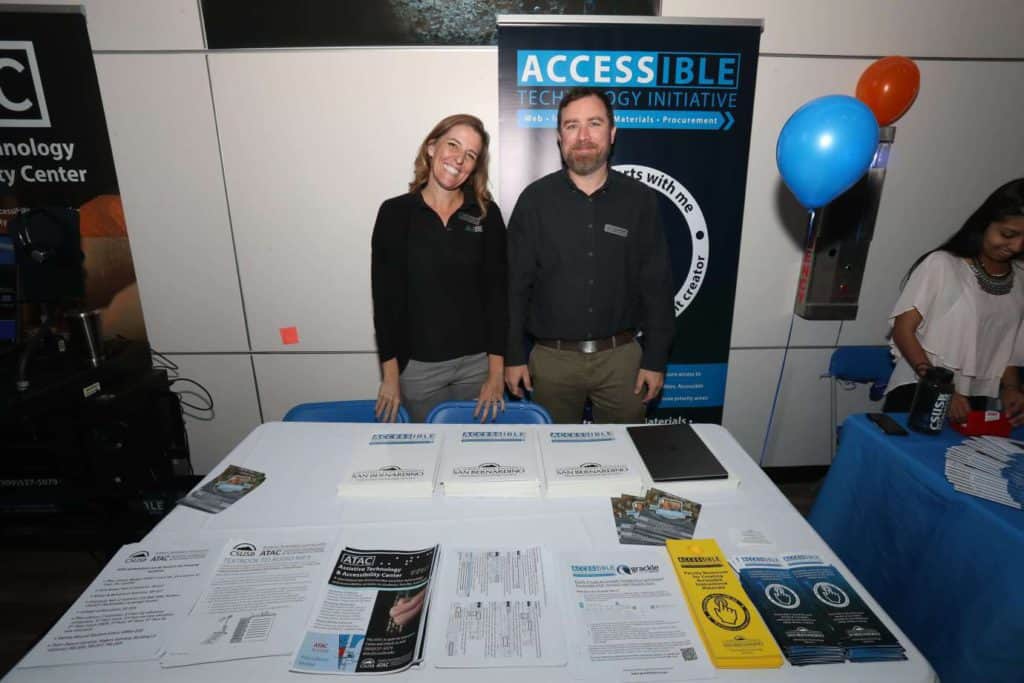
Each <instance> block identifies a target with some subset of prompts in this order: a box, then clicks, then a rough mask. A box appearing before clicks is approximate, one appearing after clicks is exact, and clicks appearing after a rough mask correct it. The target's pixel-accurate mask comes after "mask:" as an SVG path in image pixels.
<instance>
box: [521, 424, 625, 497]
mask: <svg viewBox="0 0 1024 683" xmlns="http://www.w3.org/2000/svg"><path fill="white" fill-rule="evenodd" d="M540 450H541V454H542V456H543V460H544V478H545V479H546V480H547V495H548V497H550V498H564V497H570V496H604V497H610V496H617V495H619V494H621V493H623V492H633V493H635V494H637V495H639V494H640V493H642V492H643V475H642V474H641V473H642V472H643V471H644V464H643V462H642V461H641V460H640V455H639V454H638V453H637V452H636V447H635V446H633V441H632V439H630V438H629V436H628V435H627V434H626V431H625V429H624V428H622V427H614V426H610V425H603V426H599V427H590V426H586V425H579V426H575V427H574V426H569V425H559V426H556V427H546V428H542V429H541V430H540Z"/></svg>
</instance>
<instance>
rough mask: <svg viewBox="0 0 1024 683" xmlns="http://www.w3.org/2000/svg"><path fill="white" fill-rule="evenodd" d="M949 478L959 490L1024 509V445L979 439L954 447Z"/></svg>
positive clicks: (949, 456) (948, 459)
mask: <svg viewBox="0 0 1024 683" xmlns="http://www.w3.org/2000/svg"><path fill="white" fill-rule="evenodd" d="M946 479H948V480H949V481H950V482H951V483H952V484H953V488H954V489H956V490H957V491H961V492H963V493H969V494H970V495H972V496H977V497H978V498H984V499H985V500H991V501H993V502H995V503H1001V504H1003V505H1007V506H1009V507H1012V508H1017V509H1018V510H1021V509H1024V443H1021V442H1020V441H1014V440H1013V439H1007V438H1004V437H1000V436H977V437H971V438H969V439H967V440H965V441H964V442H963V443H961V444H959V445H956V446H950V447H949V448H948V449H947V450H946Z"/></svg>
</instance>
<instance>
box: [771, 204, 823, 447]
mask: <svg viewBox="0 0 1024 683" xmlns="http://www.w3.org/2000/svg"><path fill="white" fill-rule="evenodd" d="M808 212H809V213H808V216H807V235H806V236H805V237H804V254H803V255H802V257H801V263H800V270H801V273H800V276H801V277H803V261H802V258H804V257H805V256H806V253H807V250H808V249H810V248H811V237H812V235H813V234H814V209H808ZM799 286H800V285H799V283H798V284H797V287H799ZM795 320H796V306H794V307H793V311H792V312H791V313H790V314H789V332H787V333H786V346H785V347H784V348H783V350H782V364H781V365H779V379H778V381H777V382H776V383H775V396H773V397H772V409H771V411H769V413H768V426H767V428H765V432H764V441H763V442H762V443H761V456H760V457H759V458H758V459H757V464H758V466H759V467H764V456H765V453H767V452H768V439H769V437H771V434H772V424H773V422H774V421H775V406H776V405H777V404H778V402H779V393H780V391H781V390H782V376H783V374H784V373H785V372H786V358H787V357H788V356H789V343H790V341H791V340H792V339H793V323H794V321H795Z"/></svg>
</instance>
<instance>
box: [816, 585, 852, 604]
mask: <svg viewBox="0 0 1024 683" xmlns="http://www.w3.org/2000/svg"><path fill="white" fill-rule="evenodd" d="M813 590H814V597H816V598H818V599H819V600H821V601H822V602H823V603H825V604H826V605H829V606H831V607H846V606H847V605H849V604H850V596H848V595H847V594H846V592H845V591H843V589H842V588H840V587H839V586H837V585H835V584H833V583H829V582H828V581H820V582H818V583H816V584H814V588H813Z"/></svg>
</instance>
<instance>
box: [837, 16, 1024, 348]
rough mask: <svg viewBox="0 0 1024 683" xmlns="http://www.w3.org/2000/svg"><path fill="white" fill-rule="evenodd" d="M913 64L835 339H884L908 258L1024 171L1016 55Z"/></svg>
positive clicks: (1022, 97) (1023, 105)
mask: <svg viewBox="0 0 1024 683" xmlns="http://www.w3.org/2000/svg"><path fill="white" fill-rule="evenodd" d="M1022 6H1024V4H1022ZM1022 25H1024V24H1022ZM919 66H920V68H921V92H920V94H919V95H918V98H917V101H916V102H915V103H914V106H913V107H912V108H911V109H910V111H909V112H908V113H907V115H906V116H905V117H904V118H903V119H901V120H900V121H899V122H898V125H897V129H896V139H895V142H894V144H893V148H892V154H891V156H890V158H889V168H888V171H887V173H886V178H885V186H884V188H883V190H882V203H881V206H880V208H879V215H878V221H877V225H876V228H875V238H874V240H873V241H872V245H871V250H870V252H869V254H868V262H867V269H866V272H865V274H864V286H863V289H862V290H861V298H860V310H859V312H858V316H857V320H856V321H854V322H847V323H845V324H844V325H843V331H842V337H841V339H840V343H841V344H843V345H853V344H884V343H885V339H884V336H885V334H886V333H887V332H888V322H887V319H888V316H889V313H890V312H891V310H892V306H893V304H894V303H895V302H896V298H897V296H898V295H899V283H900V280H901V279H902V278H903V275H904V274H905V273H906V272H907V268H909V267H910V264H911V263H913V262H914V260H915V259H916V258H917V257H918V256H920V255H921V254H922V253H924V252H925V251H927V250H928V249H932V248H934V247H936V246H938V245H939V244H940V243H941V242H943V241H945V240H946V238H948V237H949V236H950V235H952V234H953V233H954V232H956V231H957V230H958V229H959V228H960V226H961V225H962V224H963V222H964V221H965V220H966V219H967V217H968V216H969V215H970V214H971V213H972V212H973V211H974V209H976V208H977V207H978V206H979V205H980V204H981V203H982V202H983V201H984V200H985V198H986V197H987V196H988V194H989V193H990V192H991V191H992V190H994V189H996V188H997V187H998V186H999V185H1001V184H1002V183H1004V182H1006V181H1008V180H1011V179H1013V178H1019V177H1021V176H1024V164H1022V163H1021V159H1022V158H1024V135H1022V134H1021V116H1020V115H1019V114H1018V113H1017V112H1022V111H1024V88H1022V87H1021V84H1022V83H1024V62H948V61H943V62H922V63H920V65H919Z"/></svg>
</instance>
